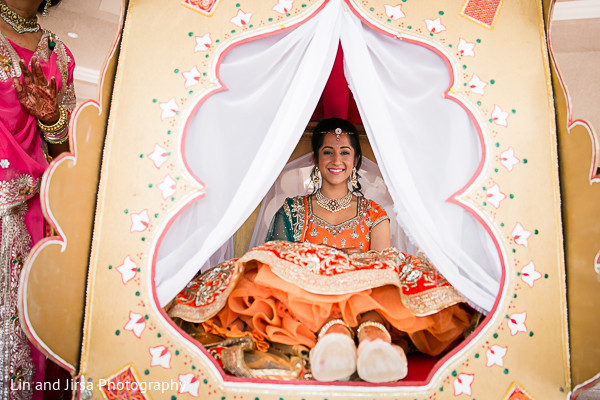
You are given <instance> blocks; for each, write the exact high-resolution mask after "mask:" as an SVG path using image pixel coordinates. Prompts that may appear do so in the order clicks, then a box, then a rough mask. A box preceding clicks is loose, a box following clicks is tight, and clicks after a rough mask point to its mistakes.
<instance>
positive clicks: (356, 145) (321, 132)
mask: <svg viewBox="0 0 600 400" xmlns="http://www.w3.org/2000/svg"><path fill="white" fill-rule="evenodd" d="M336 128H340V129H341V130H342V132H344V133H346V134H347V135H348V139H350V146H352V148H353V149H354V160H355V161H356V178H357V179H359V178H360V175H359V174H358V171H359V170H360V166H361V164H362V150H361V148H360V140H359V139H358V130H357V129H356V127H355V126H354V124H352V123H351V122H349V121H346V120H345V119H342V118H327V119H323V120H321V121H320V122H319V123H318V124H317V126H315V128H314V129H313V133H312V136H311V144H312V151H313V156H314V158H315V161H316V162H317V163H318V162H319V149H320V148H321V146H322V145H323V141H324V140H325V134H327V133H328V132H334V131H335V129H336ZM315 174H316V166H315V167H313V170H312V172H311V176H314V175H315ZM361 189H362V186H361V184H360V180H358V182H357V185H356V187H353V188H352V193H353V194H355V195H357V196H362V195H363V194H362V192H361ZM316 190H317V188H315V191H316Z"/></svg>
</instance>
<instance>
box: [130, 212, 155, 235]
mask: <svg viewBox="0 0 600 400" xmlns="http://www.w3.org/2000/svg"><path fill="white" fill-rule="evenodd" d="M148 225H150V217H149V216H148V210H143V211H141V212H139V213H137V214H136V213H132V214H131V229H130V232H131V233H133V232H143V231H145V230H146V229H148Z"/></svg>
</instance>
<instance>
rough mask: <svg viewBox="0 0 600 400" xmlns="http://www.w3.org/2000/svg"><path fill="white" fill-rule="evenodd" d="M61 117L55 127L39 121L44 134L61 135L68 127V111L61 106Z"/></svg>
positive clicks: (59, 108) (38, 123)
mask: <svg viewBox="0 0 600 400" xmlns="http://www.w3.org/2000/svg"><path fill="white" fill-rule="evenodd" d="M58 112H59V117H58V121H56V123H55V124H53V125H46V124H44V123H43V122H42V121H40V120H39V119H38V120H37V125H38V126H39V127H40V129H41V130H42V132H44V134H48V133H49V134H56V133H61V132H62V131H63V130H64V129H65V128H66V127H67V111H66V110H65V108H64V107H63V106H61V105H59V106H58Z"/></svg>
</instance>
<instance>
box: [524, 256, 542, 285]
mask: <svg viewBox="0 0 600 400" xmlns="http://www.w3.org/2000/svg"><path fill="white" fill-rule="evenodd" d="M541 277H542V274H540V273H539V272H537V271H536V270H535V264H534V263H533V261H530V262H529V264H527V265H526V266H524V267H523V268H522V269H521V279H522V280H523V282H525V283H526V284H528V285H529V287H533V284H534V283H535V281H537V280H538V279H540V278H541Z"/></svg>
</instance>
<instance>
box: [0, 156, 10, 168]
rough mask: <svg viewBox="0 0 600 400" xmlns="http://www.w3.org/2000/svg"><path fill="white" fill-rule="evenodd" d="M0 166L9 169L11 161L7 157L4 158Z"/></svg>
mask: <svg viewBox="0 0 600 400" xmlns="http://www.w3.org/2000/svg"><path fill="white" fill-rule="evenodd" d="M0 167H2V168H4V169H7V168H8V167H10V161H8V159H7V158H3V159H2V160H0Z"/></svg>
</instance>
